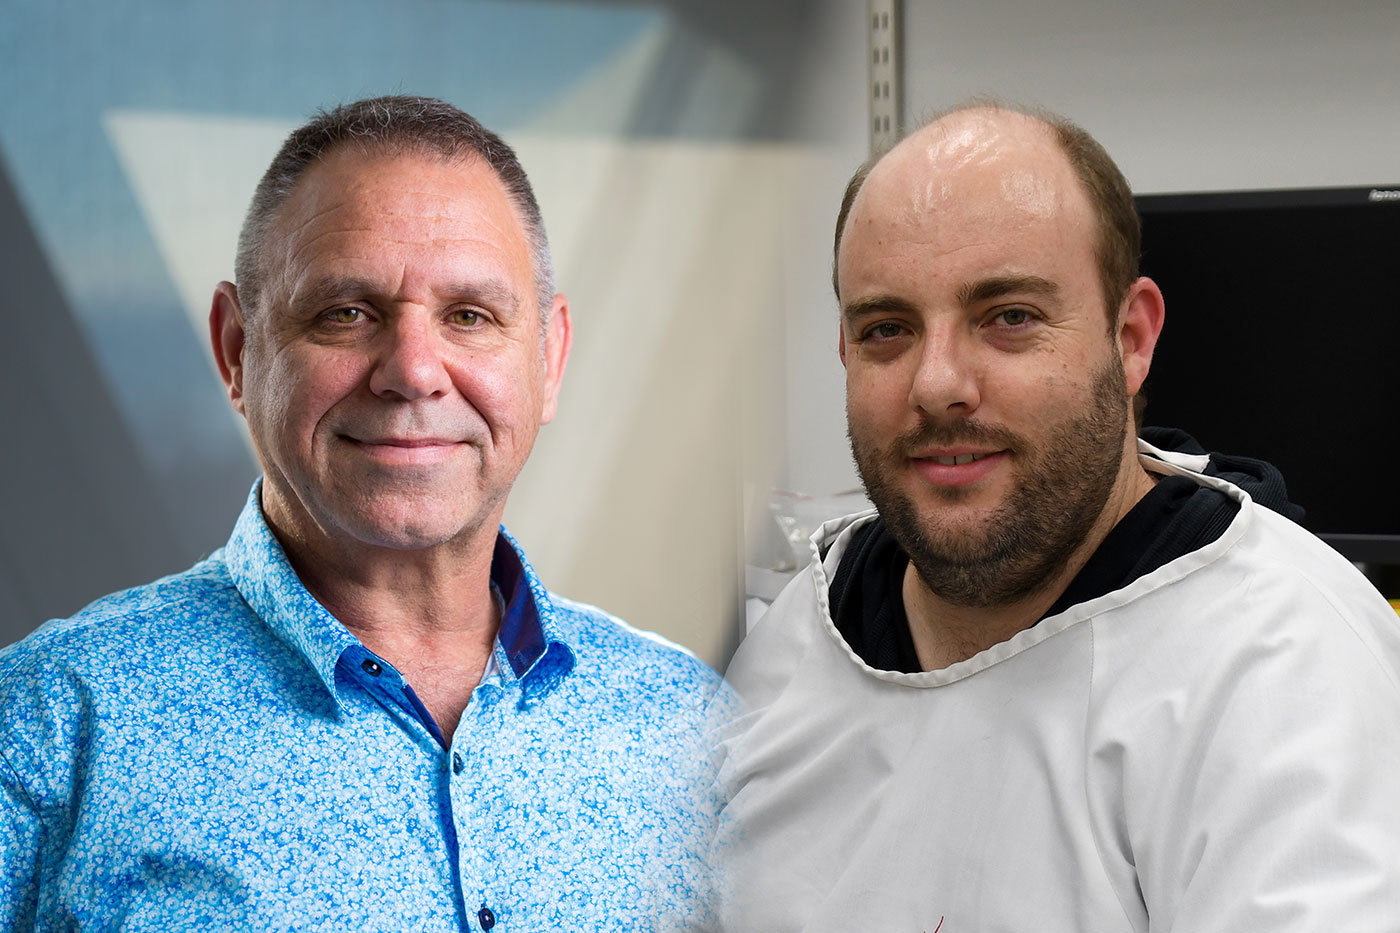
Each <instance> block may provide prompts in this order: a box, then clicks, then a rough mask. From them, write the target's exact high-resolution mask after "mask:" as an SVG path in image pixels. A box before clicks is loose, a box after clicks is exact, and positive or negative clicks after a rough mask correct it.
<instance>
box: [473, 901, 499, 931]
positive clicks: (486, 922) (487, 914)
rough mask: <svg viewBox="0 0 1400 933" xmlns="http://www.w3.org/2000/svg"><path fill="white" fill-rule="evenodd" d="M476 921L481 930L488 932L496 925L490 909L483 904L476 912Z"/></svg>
mask: <svg viewBox="0 0 1400 933" xmlns="http://www.w3.org/2000/svg"><path fill="white" fill-rule="evenodd" d="M476 920H477V922H478V923H480V924H481V928H482V929H483V930H489V929H491V928H492V927H493V926H495V925H496V915H495V914H493V913H491V908H490V907H487V906H486V905H485V904H482V905H481V909H480V910H478V911H477V912H476Z"/></svg>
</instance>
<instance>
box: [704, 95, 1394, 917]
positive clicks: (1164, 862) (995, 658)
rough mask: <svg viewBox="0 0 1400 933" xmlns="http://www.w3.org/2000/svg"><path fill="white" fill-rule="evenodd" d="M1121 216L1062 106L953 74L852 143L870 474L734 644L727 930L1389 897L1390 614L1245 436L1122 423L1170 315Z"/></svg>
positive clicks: (1128, 213) (850, 397) (851, 213)
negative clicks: (1186, 443)
mask: <svg viewBox="0 0 1400 933" xmlns="http://www.w3.org/2000/svg"><path fill="white" fill-rule="evenodd" d="M1138 252H1139V226H1138V219H1137V215H1136V212H1135V209H1134V206H1133V202H1132V195H1131V192H1130V190H1129V188H1128V185H1127V183H1126V181H1125V180H1124V178H1123V176H1122V174H1121V173H1120V172H1119V170H1118V169H1117V167H1116V166H1115V165H1114V164H1113V162H1112V160H1111V159H1109V157H1108V155H1107V154H1106V153H1105V152H1104V151H1103V149H1102V147H1100V146H1099V145H1098V144H1097V143H1096V142H1095V141H1094V140H1093V139H1092V138H1090V137H1089V136H1088V135H1087V134H1086V133H1085V132H1084V131H1083V130H1081V129H1079V128H1078V127H1076V126H1074V125H1073V124H1070V123H1068V122H1067V121H1064V120H1062V119H1059V118H1057V117H1053V116H1049V115H1036V114H1031V113H1027V112H1022V111H1017V110H1013V109H1009V108H1001V107H994V106H982V105H978V106H970V107H965V108H960V109H958V110H955V111H952V112H950V113H947V114H945V115H943V116H941V117H940V118H938V119H936V120H934V121H933V122H932V123H930V124H929V125H927V126H926V127H924V128H923V129H921V130H919V131H918V132H916V133H914V134H912V135H911V136H909V137H908V138H906V139H905V140H903V141H902V142H901V143H900V144H899V145H898V146H896V147H895V148H894V149H893V150H891V151H890V152H889V153H887V154H886V155H884V156H883V157H881V158H879V159H877V160H875V161H874V162H873V164H870V165H867V166H866V167H864V168H863V169H861V170H860V171H859V172H858V173H857V174H856V176H855V177H854V178H853V179H852V181H851V183H850V185H849V186H848V188H847V191H846V196H845V199H844V202H843V204H842V206H841V212H840V216H839V218H838V221H837V228H836V248H835V263H836V265H835V285H836V292H837V296H838V299H839V301H840V309H841V330H840V344H839V346H840V355H841V359H842V362H843V363H844V364H845V367H846V390H847V419H848V427H849V433H850V438H851V448H852V451H853V453H854V455H855V460H856V463H857V466H858V468H859V472H860V475H861V477H862V479H863V481H864V483H865V485H866V488H867V490H868V492H869V495H870V498H871V500H872V501H873V502H874V504H875V506H876V509H875V510H874V511H872V512H867V513H862V514H859V515H854V516H850V517H847V518H844V519H838V520H835V521H833V522H829V523H827V524H826V525H825V526H823V527H822V528H821V529H820V530H819V531H818V532H817V533H816V534H815V535H814V536H813V538H812V558H811V562H810V565H809V566H808V567H807V568H806V570H805V571H803V572H802V573H800V574H799V575H798V577H797V578H796V579H795V580H794V581H793V583H792V584H791V585H790V586H789V587H788V588H787V589H786V590H785V591H784V592H783V594H782V595H781V596H780V597H779V598H778V600H777V601H776V602H775V603H774V604H773V606H772V608H771V609H770V611H769V612H768V614H767V615H766V616H765V618H764V619H763V620H761V621H760V622H759V623H758V625H757V626H756V628H755V630H754V632H753V633H752V634H751V635H750V636H749V638H748V639H747V640H746V641H745V643H744V644H743V645H742V646H741V648H740V651H739V653H738V655H737V656H736V658H735V661H734V662H733V665H732V666H731V669H730V674H729V676H730V680H731V682H732V683H733V684H734V685H735V687H736V688H737V689H738V691H739V692H740V693H741V695H743V696H744V698H745V699H746V700H747V702H748V703H749V705H750V709H749V712H748V713H747V714H746V715H745V716H744V717H743V718H742V719H740V720H739V721H737V722H736V723H735V724H734V730H733V733H732V734H731V735H730V737H729V738H728V739H727V741H726V747H725V752H726V760H725V763H724V765H723V769H722V772H721V781H722V786H723V789H724V790H725V792H726V794H727V796H728V804H727V806H726V809H725V813H724V818H723V824H722V832H721V837H720V843H721V848H720V851H721V853H722V855H723V857H724V859H725V861H726V868H727V875H728V885H729V889H728V892H727V901H726V903H725V905H724V908H723V912H722V916H723V925H724V926H725V928H727V929H745V930H749V929H753V930H765V931H778V930H838V929H852V928H859V929H871V930H926V931H932V930H935V929H939V928H940V927H941V928H942V930H944V931H970V930H1037V931H1047V930H1065V931H1084V930H1094V931H1107V930H1123V931H1128V930H1137V931H1143V930H1148V929H1152V930H1158V929H1161V930H1166V929H1175V930H1191V931H1203V930H1220V931H1226V930H1230V931H1236V930H1251V931H1261V930H1269V931H1273V930H1304V929H1307V930H1322V929H1327V930H1339V929H1347V930H1363V929H1364V930H1371V929H1383V928H1384V929H1388V928H1392V927H1393V925H1394V924H1395V922H1396V918H1398V917H1400V793H1397V792H1396V788H1397V787H1400V625H1397V620H1396V618H1395V614H1394V612H1393V611H1392V610H1391V609H1390V607H1389V606H1388V605H1387V604H1386V603H1385V601H1384V600H1382V599H1381V598H1380V596H1379V595H1378V594H1377V593H1376V592H1375V590H1374V589H1373V588H1372V587H1370V585H1369V584H1368V583H1367V582H1366V580H1365V579H1364V577H1362V575H1361V574H1360V573H1359V572H1357V570H1356V569H1355V568H1353V567H1352V566H1351V565H1350V564H1348V563H1347V562H1346V561H1345V560H1343V559H1342V558H1341V557H1340V556H1338V555H1337V554H1336V553H1335V552H1333V551H1332V550H1331V549H1330V548H1328V547H1327V546H1326V545H1324V544H1322V543H1321V542H1319V541H1318V540H1316V539H1315V538H1313V537H1312V536H1311V535H1309V534H1308V533H1307V532H1306V531H1304V530H1303V529H1302V528H1301V527H1299V526H1298V525H1296V524H1294V523H1293V522H1292V521H1290V520H1289V519H1288V518H1286V517H1283V516H1281V515H1279V514H1277V512H1276V511H1272V510H1271V509H1270V508H1261V507H1260V506H1261V504H1262V505H1264V506H1269V507H1271V508H1272V509H1277V510H1279V511H1284V512H1288V511H1290V507H1289V505H1288V503H1287V497H1286V493H1285V492H1284V489H1283V486H1282V482H1281V480H1280V479H1279V477H1278V476H1277V473H1276V472H1275V471H1273V470H1272V468H1270V467H1268V466H1267V465H1266V464H1262V463H1259V462H1258V461H1251V460H1245V459H1243V458H1234V459H1225V458H1214V457H1207V456H1204V455H1199V454H1184V453H1180V452H1175V451H1171V450H1163V449H1159V448H1158V447H1157V446H1154V445H1152V444H1149V443H1147V442H1146V441H1144V440H1140V439H1139V438H1138V437H1137V432H1136V429H1135V424H1134V418H1133V403H1134V399H1135V397H1136V396H1137V394H1138V392H1139V390H1140V389H1141V387H1142V384H1143V381H1144V379H1145V378H1146V376H1147V372H1148V367H1149V365H1150V363H1151V359H1152V352H1153V348H1154V345H1155V344H1156V341H1157V336H1158V334H1159V332H1160V330H1161V328H1162V325H1163V319H1164V306H1163V299H1162V295H1161V292H1160V291H1159V290H1158V288H1157V286H1156V285H1155V284H1154V283H1153V282H1152V281H1150V280H1149V279H1146V278H1141V277H1139V276H1138V274H1137V261H1138ZM1267 323H1268V322H1267V319H1265V318H1261V326H1266V325H1267ZM1158 437H1165V435H1158ZM1169 446H1175V445H1169Z"/></svg>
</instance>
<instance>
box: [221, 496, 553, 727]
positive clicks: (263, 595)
mask: <svg viewBox="0 0 1400 933" xmlns="http://www.w3.org/2000/svg"><path fill="white" fill-rule="evenodd" d="M261 492H262V480H261V479H259V480H257V482H255V483H254V484H253V488H252V490H251V491H250V492H249V493H248V500H247V502H245V503H244V506H243V512H242V513H241V514H240V515H239V516H238V521H237V522H236V523H235V524H234V527H233V534H232V535H231V536H230V537H229V541H228V546H227V547H226V548H225V549H224V560H225V562H226V564H227V566H228V568H229V574H230V576H231V577H232V579H233V583H234V585H235V586H236V587H237V588H238V592H239V593H240V594H241V595H242V596H243V599H244V600H245V601H246V602H247V603H248V605H249V607H251V608H252V610H253V612H255V613H257V615H258V617H259V618H261V619H262V620H263V623H264V624H265V625H267V627H268V628H269V629H271V630H272V632H273V634H275V635H276V636H277V637H278V638H279V639H281V640H282V642H283V643H284V644H286V645H288V646H289V647H291V648H292V650H294V651H296V652H297V654H299V655H301V657H302V658H303V659H304V660H305V661H306V662H307V663H308V664H309V665H311V667H312V669H313V670H315V672H316V675H317V677H319V678H320V680H321V683H322V684H324V685H325V687H326V690H327V691H329V692H330V694H331V695H332V696H333V697H335V699H336V702H337V703H339V704H340V706H341V709H342V710H344V709H346V707H345V705H344V703H342V702H341V699H340V695H339V691H338V690H337V686H336V665H337V663H338V662H339V661H340V659H341V656H342V655H343V654H344V653H345V652H346V651H347V650H350V649H358V650H359V651H363V650H364V646H363V645H361V644H360V642H359V640H358V639H357V638H355V636H354V635H353V634H351V633H350V631H349V629H347V628H346V627H345V626H344V625H342V624H341V623H340V621H339V620H337V619H336V618H335V617H334V616H333V615H331V614H330V612H329V611H327V610H326V608H325V607H324V606H322V605H321V604H320V603H319V602H317V601H316V598H315V597H314V596H312V595H311V593H310V592H308V591H307V589H306V587H305V586H303V585H302V582H301V580H300V579H299V578H298V577H297V575H296V571H295V570H293V569H292V565H291V563H290V562H288V560H287V555H286V552H284V551H283V550H282V545H281V544H280V543H279V542H278V541H277V538H276V537H274V536H273V534H272V529H271V528H269V527H268V524H267V520H266V519H265V518H264V517H263V512H262V506H261V504H260V503H261ZM491 581H492V583H494V584H495V585H496V587H497V589H498V590H499V591H500V594H501V598H502V601H503V603H504V605H505V609H504V611H503V612H502V613H501V624H500V628H499V630H498V632H497V636H496V652H497V655H496V656H497V659H498V663H499V661H500V660H501V659H502V658H503V660H504V662H505V663H504V664H501V665H500V666H501V671H500V674H501V676H502V677H503V679H505V680H507V681H512V682H513V681H520V682H521V687H522V689H523V690H524V691H525V693H526V694H527V695H535V696H542V695H544V694H545V693H548V692H549V691H551V690H552V689H553V688H554V687H555V686H557V684H558V683H559V681H560V680H561V679H562V677H563V676H564V675H566V674H568V673H569V672H570V671H571V670H573V667H574V653H573V651H572V649H571V648H570V647H569V646H568V644H567V643H566V642H565V641H564V639H563V638H562V637H561V635H560V633H559V628H558V624H557V620H556V613H557V609H556V607H555V606H554V603H553V601H552V600H551V599H550V597H549V593H548V591H547V590H545V588H544V586H543V585H542V584H541V583H540V581H539V578H538V577H537V576H535V572H534V570H533V568H531V567H530V564H529V562H528V561H527V560H526V559H525V555H524V553H523V552H521V550H520V545H519V544H517V543H516V541H515V539H514V538H513V537H511V535H510V533H509V532H507V531H506V530H505V528H504V527H503V528H501V529H500V532H499V533H498V535H497V537H496V546H495V550H494V552H493V554H492V557H491Z"/></svg>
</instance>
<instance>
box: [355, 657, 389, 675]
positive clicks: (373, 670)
mask: <svg viewBox="0 0 1400 933" xmlns="http://www.w3.org/2000/svg"><path fill="white" fill-rule="evenodd" d="M360 667H361V669H363V670H364V672H365V673H366V674H368V675H369V676H371V677H378V676H379V673H380V671H382V670H384V668H382V667H380V666H379V662H378V661H376V660H374V659H373V658H365V659H364V660H363V661H361V662H360Z"/></svg>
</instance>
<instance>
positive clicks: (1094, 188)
mask: <svg viewBox="0 0 1400 933" xmlns="http://www.w3.org/2000/svg"><path fill="white" fill-rule="evenodd" d="M979 113H980V114H984V115H987V116H998V115H999V116H1003V117H1006V116H1009V117H1011V118H1013V119H1016V118H1019V120H1020V121H1023V122H1025V123H1026V124H1028V125H1030V126H1032V127H1035V128H1037V129H1038V130H1039V131H1040V132H1041V133H1043V134H1044V137H1045V140H1046V141H1047V142H1049V144H1050V145H1051V147H1052V148H1053V150H1054V151H1055V152H1057V153H1058V154H1059V156H1060V157H1061V158H1062V159H1063V160H1064V165H1065V166H1066V167H1067V168H1068V169H1069V170H1070V174H1071V177H1072V178H1073V179H1074V183H1075V186H1076V187H1077V189H1078V190H1079V192H1080V194H1081V195H1082V196H1083V197H1084V198H1085V199H1086V201H1087V203H1088V207H1089V211H1090V216H1091V217H1092V219H1093V223H1094V228H1095V229H1094V233H1093V249H1094V254H1095V259H1096V263H1097V264H1098V267H1099V274H1100V283H1101V289H1102V291H1103V299H1104V303H1105V309H1106V311H1107V313H1108V317H1109V322H1110V325H1112V323H1113V322H1114V321H1115V320H1116V318H1117V313H1116V312H1117V301H1118V300H1120V299H1121V297H1122V296H1121V295H1120V294H1118V292H1120V291H1122V290H1123V289H1124V288H1125V286H1126V283H1125V282H1123V281H1121V280H1122V279H1123V278H1124V277H1125V275H1126V276H1127V277H1128V278H1135V277H1136V274H1137V263H1138V256H1137V251H1138V250H1139V249H1140V248H1141V240H1140V236H1141V234H1140V232H1138V227H1137V223H1138V221H1137V218H1136V211H1135V208H1133V206H1132V203H1131V199H1132V192H1131V189H1130V188H1129V187H1128V185H1127V181H1126V179H1124V178H1123V176H1122V171H1121V169H1119V168H1118V166H1117V165H1116V164H1115V163H1114V162H1113V159H1112V157H1111V156H1109V155H1108V153H1107V152H1106V151H1104V149H1103V147H1102V145H1101V144H1100V143H1099V142H1098V141H1097V140H1095V139H1094V138H1093V137H1092V136H1091V135H1090V134H1089V133H1088V132H1086V131H1085V130H1084V129H1083V128H1082V127H1080V126H1079V125H1078V124H1076V123H1074V122H1073V121H1071V120H1069V119H1067V118H1065V117H1062V116H1060V115H1059V114H1056V113H1054V112H1052V111H1050V110H1047V109H1044V108H1040V107H1033V106H1023V105H1019V104H1014V103H1009V102H1006V101H1002V100H998V99H995V98H986V97H979V98H973V99H971V100H968V101H964V102H963V103H960V104H956V105H954V106H952V107H949V108H947V109H944V110H941V111H938V112H936V113H934V114H933V115H932V116H930V117H929V118H928V119H927V120H926V121H925V122H924V123H923V124H922V125H921V126H920V127H919V128H918V129H916V130H914V131H913V132H911V133H909V134H908V135H906V136H904V137H903V138H901V139H900V140H899V141H898V142H896V143H895V144H894V145H893V146H891V147H890V148H889V149H886V150H884V151H882V152H878V153H876V154H875V155H873V156H871V157H870V158H869V159H867V160H866V161H865V162H864V163H863V164H861V165H860V166H859V167H858V168H857V169H856V171H855V173H854V174H853V175H852V176H851V179H850V181H849V182H848V183H847V185H846V190H845V192H844V194H843V196H842V200H841V208H840V211H839V213H838V215H837V224H836V231H835V238H834V244H833V250H832V267H831V284H832V290H833V291H834V292H835V294H836V297H837V300H838V301H839V300H840V295H841V286H840V259H841V243H842V240H843V238H844V235H845V230H846V226H847V224H848V223H849V222H850V217H851V214H853V213H854V207H855V203H856V201H857V200H858V199H859V197H860V195H861V193H862V192H863V190H864V188H865V183H866V181H868V180H869V178H870V177H871V175H872V174H874V173H875V172H876V170H877V169H878V168H879V167H880V166H881V165H882V164H883V163H884V162H885V160H886V159H887V158H888V157H890V156H891V155H893V154H895V153H897V152H899V151H900V150H901V149H902V148H904V147H905V144H911V145H916V144H917V141H918V140H919V139H921V138H926V137H927V135H928V134H929V133H931V132H936V131H937V130H939V129H942V128H945V127H946V126H948V125H949V123H950V121H952V120H954V119H957V118H960V117H970V116H973V115H976V114H979ZM1123 198H1126V199H1127V201H1128V205H1127V207H1126V211H1128V212H1131V213H1132V214H1133V216H1132V217H1131V218H1125V217H1124V216H1122V215H1123V213H1124V210H1125V209H1124V208H1122V206H1121V205H1120V204H1119V203H1118V202H1119V201H1120V200H1121V199H1123ZM1129 220H1131V223H1129ZM1129 226H1131V230H1129V229H1128V227H1129ZM1118 234H1122V235H1123V236H1124V240H1125V242H1126V252H1131V253H1132V254H1133V255H1132V256H1131V258H1130V259H1124V258H1123V254H1124V252H1125V251H1124V250H1118V249H1116V248H1115V247H1113V246H1111V245H1110V244H1111V237H1113V236H1115V235H1118ZM1129 265H1131V268H1130V269H1129V268H1127V267H1128V266H1129Z"/></svg>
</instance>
